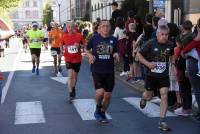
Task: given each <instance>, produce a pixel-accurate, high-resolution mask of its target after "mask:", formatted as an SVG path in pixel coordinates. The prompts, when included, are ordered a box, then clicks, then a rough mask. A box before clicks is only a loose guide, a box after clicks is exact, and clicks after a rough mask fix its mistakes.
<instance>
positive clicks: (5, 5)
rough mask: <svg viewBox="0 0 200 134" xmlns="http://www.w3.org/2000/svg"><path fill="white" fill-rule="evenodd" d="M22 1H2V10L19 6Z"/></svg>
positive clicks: (0, 3)
mask: <svg viewBox="0 0 200 134" xmlns="http://www.w3.org/2000/svg"><path fill="white" fill-rule="evenodd" d="M19 1H20V0H0V8H4V9H8V8H11V7H16V6H18V4H19Z"/></svg>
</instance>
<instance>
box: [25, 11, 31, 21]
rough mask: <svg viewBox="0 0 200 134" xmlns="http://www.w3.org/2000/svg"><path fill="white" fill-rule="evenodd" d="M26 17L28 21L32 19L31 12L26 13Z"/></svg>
mask: <svg viewBox="0 0 200 134" xmlns="http://www.w3.org/2000/svg"><path fill="white" fill-rule="evenodd" d="M25 16H26V18H27V19H30V18H31V12H30V11H25Z"/></svg>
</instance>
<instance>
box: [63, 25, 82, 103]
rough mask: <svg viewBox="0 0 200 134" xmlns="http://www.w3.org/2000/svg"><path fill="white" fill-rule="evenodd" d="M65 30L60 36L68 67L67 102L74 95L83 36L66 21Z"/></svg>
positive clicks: (70, 100)
mask: <svg viewBox="0 0 200 134" xmlns="http://www.w3.org/2000/svg"><path fill="white" fill-rule="evenodd" d="M67 30H68V32H65V33H64V34H63V36H62V38H61V52H62V53H63V54H64V57H65V63H66V67H67V69H68V89H69V102H70V103H71V102H72V100H73V99H74V98H75V96H76V90H75V86H76V81H77V76H78V72H79V70H80V66H81V60H82V56H81V44H84V40H83V36H82V35H81V34H80V33H78V32H77V31H76V30H75V24H74V23H72V22H68V23H67Z"/></svg>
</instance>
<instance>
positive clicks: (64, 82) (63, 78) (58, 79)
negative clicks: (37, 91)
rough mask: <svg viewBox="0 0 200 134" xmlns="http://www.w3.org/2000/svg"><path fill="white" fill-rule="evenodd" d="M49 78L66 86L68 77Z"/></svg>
mask: <svg viewBox="0 0 200 134" xmlns="http://www.w3.org/2000/svg"><path fill="white" fill-rule="evenodd" d="M50 78H51V79H52V80H55V81H58V82H60V83H62V84H67V81H68V77H50Z"/></svg>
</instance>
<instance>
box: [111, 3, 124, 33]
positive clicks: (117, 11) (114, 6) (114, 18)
mask: <svg viewBox="0 0 200 134" xmlns="http://www.w3.org/2000/svg"><path fill="white" fill-rule="evenodd" d="M111 5H112V10H113V12H112V18H111V20H110V23H111V28H112V31H114V30H115V25H116V21H117V18H118V17H123V14H122V11H121V10H120V9H118V4H117V2H113V3H112V4H111Z"/></svg>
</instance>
